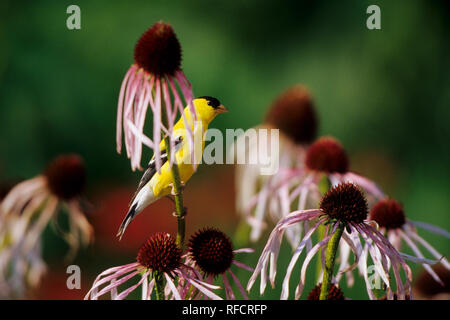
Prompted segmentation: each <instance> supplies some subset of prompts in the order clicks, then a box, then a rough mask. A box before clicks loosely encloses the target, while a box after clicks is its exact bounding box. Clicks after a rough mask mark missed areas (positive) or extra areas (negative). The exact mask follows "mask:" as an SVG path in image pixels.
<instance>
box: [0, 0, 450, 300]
mask: <svg viewBox="0 0 450 320" xmlns="http://www.w3.org/2000/svg"><path fill="white" fill-rule="evenodd" d="M70 4H77V5H79V6H80V8H81V26H82V28H81V30H74V31H71V30H68V29H67V28H66V19H67V17H68V14H66V8H67V7H68V6H69V5H70ZM370 4H377V5H379V6H380V8H381V25H382V30H373V31H371V30H368V29H367V28H366V19H367V17H368V15H367V14H366V8H367V7H368V6H369V5H370ZM449 9H450V6H449V4H448V1H426V0H424V1H416V0H414V1H406V0H404V1H375V0H373V1H361V0H354V1H327V2H325V1H299V0H296V1H272V2H262V1H256V0H246V1H215V2H212V1H170V2H169V1H156V0H152V1H123V2H120V3H119V2H118V1H117V2H111V1H104V0H103V1H75V2H74V1H21V3H19V2H18V1H2V2H1V4H0V43H1V50H0V119H1V125H0V148H1V150H3V152H2V153H1V155H0V181H6V180H9V179H15V178H23V179H26V178H30V177H32V176H35V175H37V174H38V173H39V172H41V171H42V169H43V168H45V166H46V164H47V163H48V162H49V161H50V160H51V159H52V158H53V157H54V156H56V155H58V154H60V153H67V152H76V153H79V154H81V155H82V156H83V157H84V159H85V161H86V164H87V169H88V178H89V185H88V188H87V191H86V197H87V198H88V199H89V200H90V201H91V202H92V203H93V206H94V208H98V207H102V208H103V209H102V210H100V211H101V212H102V213H101V214H100V213H98V212H96V211H99V210H96V209H94V210H93V213H92V215H93V219H94V220H95V221H96V223H95V224H94V225H95V227H96V229H97V228H98V229H101V228H104V226H105V224H111V228H109V229H107V228H106V231H105V230H104V234H109V233H112V235H111V236H109V238H108V235H105V236H104V237H103V238H102V235H100V236H99V237H98V239H99V241H100V242H99V243H100V244H99V243H97V244H96V245H94V246H93V247H90V248H89V249H88V250H85V251H82V252H81V253H80V255H79V256H78V258H77V260H76V261H75V263H77V264H79V265H80V266H81V267H82V270H86V272H87V273H88V274H84V275H83V276H84V278H85V279H86V281H85V283H84V284H83V286H84V287H83V288H82V289H83V290H82V291H83V293H85V292H86V290H87V286H89V285H90V284H91V283H92V282H91V281H92V279H93V277H94V275H95V274H98V273H99V272H100V271H102V270H103V268H106V267H109V266H112V265H115V264H117V263H124V262H130V259H133V258H134V255H135V252H136V250H137V247H136V250H131V249H130V248H126V250H123V251H120V252H122V253H123V254H122V255H117V254H116V252H115V250H116V249H117V248H116V242H115V241H116V240H115V239H114V233H115V229H116V228H117V226H118V223H119V222H120V221H119V220H120V219H121V215H122V214H123V210H124V209H125V208H126V204H127V202H128V201H129V196H130V195H131V194H132V192H133V188H134V187H135V185H136V183H137V181H138V179H139V175H140V173H133V172H131V170H130V166H129V161H128V160H127V159H126V156H125V155H123V154H122V155H118V154H117V153H116V152H115V121H116V105H117V98H118V93H119V88H120V85H121V81H122V79H123V76H124V74H125V72H126V71H127V69H128V67H129V66H130V65H131V63H132V62H133V58H132V57H133V48H134V45H135V43H136V41H137V39H138V38H139V36H140V35H141V34H142V33H143V32H144V31H145V30H146V29H147V28H148V27H150V26H151V25H152V24H153V23H154V22H155V21H158V20H164V21H165V22H168V23H170V24H171V25H172V26H173V27H174V29H175V32H176V33H177V35H178V38H179V40H180V42H181V45H182V48H183V63H182V66H183V70H184V72H185V74H186V75H187V77H188V79H189V80H190V82H191V83H192V85H193V88H194V93H195V95H197V96H202V95H210V96H215V97H218V98H219V99H220V100H221V102H222V103H223V104H224V105H226V106H227V107H228V108H229V109H230V110H231V112H230V113H229V114H227V115H226V116H221V117H219V118H218V119H216V120H215V122H214V124H213V125H214V126H216V127H218V128H220V129H222V130H224V129H225V128H244V129H245V128H249V127H252V126H254V125H257V124H259V123H260V122H261V121H262V119H263V117H264V114H265V112H266V110H267V107H268V105H269V104H270V103H271V101H272V100H273V99H274V98H275V97H276V96H277V95H278V94H279V93H280V92H281V91H282V90H284V89H286V88H287V87H288V86H291V85H293V84H295V83H303V84H305V85H306V86H307V87H309V88H310V89H311V92H312V93H313V96H314V99H315V101H316V105H317V109H318V113H319V115H320V122H321V124H320V134H321V135H333V136H336V137H337V138H338V139H340V140H341V142H342V143H343V144H344V145H345V147H346V149H347V151H348V153H349V154H350V157H351V160H352V169H353V170H356V171H358V172H360V173H362V174H364V175H366V176H368V177H370V178H372V179H375V180H376V181H378V182H379V184H380V185H381V187H382V188H384V189H385V190H386V191H387V192H388V193H389V194H390V195H392V196H393V197H396V198H398V199H399V200H401V201H402V202H403V203H404V205H405V208H406V212H407V215H408V216H409V217H410V218H411V219H414V220H421V221H426V222H429V223H433V224H436V225H439V226H441V227H443V228H445V229H450V219H449V216H448V214H449V208H450V197H449V195H448V192H449V190H450V170H449V169H448V166H449V163H450V152H449V150H450V148H449V138H450V127H449V119H450V54H449V52H450V50H449V49H450V41H448V38H449V34H450V33H449V31H450V19H449V15H448V13H449ZM232 173H233V168H232V167H231V166H209V167H207V166H205V165H203V166H202V167H201V169H200V171H199V172H198V174H197V175H196V176H195V177H194V178H193V179H192V180H191V181H192V182H190V184H192V187H191V190H192V191H190V193H189V194H188V195H187V200H186V201H187V203H188V205H189V203H192V206H193V207H194V208H198V209H197V212H192V211H193V210H191V211H190V215H191V216H192V220H194V221H196V222H195V224H194V225H192V226H190V227H189V228H191V229H189V228H188V231H189V230H191V231H195V229H194V228H195V227H197V226H201V225H205V224H208V225H214V226H217V227H221V228H223V229H225V231H227V233H229V234H233V232H234V229H235V227H236V225H237V223H238V217H237V215H236V214H235V213H234V211H233V208H234V206H233V204H232V201H233V182H232ZM217 179H222V180H219V181H222V183H221V184H220V185H219V186H216V189H215V190H216V191H217V190H220V193H221V194H220V195H217V194H208V193H207V192H208V191H209V192H211V191H210V190H211V188H210V186H214V185H215V182H216V180H217ZM230 179H231V180H230ZM122 189H123V190H125V191H123V192H122V191H120V190H122ZM188 189H189V188H188ZM117 190H119V191H117ZM200 191H202V192H203V195H205V193H204V192H206V197H208V201H207V202H208V206H209V205H210V207H208V208H205V205H204V203H203V202H202V199H196V197H197V198H199V197H200V196H199V195H198V194H199V193H200ZM115 192H118V193H119V194H120V195H122V197H123V201H122V203H120V205H119V204H118V205H117V206H116V205H109V207H108V204H107V203H106V204H105V202H107V201H108V199H110V200H111V201H113V200H117V197H116V196H115V195H116V193H115ZM227 194H230V195H227ZM108 197H109V198H108ZM222 197H224V199H228V198H229V199H231V200H230V201H224V205H223V206H220V205H218V204H217V201H214V199H216V200H217V199H221V198H222ZM227 197H228V198H227ZM209 198H211V199H212V200H211V199H209ZM225 202H226V203H225ZM230 203H231V205H230ZM219 204H220V202H219ZM119 207H120V208H119ZM118 208H119V209H118ZM114 210H115V211H117V214H116V215H117V218H116V219H115V220H114V223H112V222H111V218H110V217H111V215H112V213H110V212H112V211H114ZM161 210H162V211H164V213H162V214H161V215H158V216H156V217H155V216H153V217H151V218H149V219H148V220H145V221H149V223H152V221H155V219H159V220H161V219H162V218H161V217H163V215H166V216H169V212H170V203H164V205H163V209H161ZM202 210H203V211H202ZM142 219H144V218H142ZM152 219H153V220H152ZM141 221H144V220H141ZM174 223H175V221H174V220H173V221H172V220H170V221H169V222H168V223H167V224H166V225H165V226H167V227H168V228H169V229H170V230H174V227H173V225H174ZM188 223H189V222H188ZM104 229H105V228H104ZM144 231H145V230H144ZM188 234H189V232H188ZM422 234H423V235H424V236H425V238H426V239H428V240H429V241H430V242H431V243H432V244H433V245H435V247H436V248H437V249H439V250H440V251H441V252H443V253H444V254H446V255H448V254H449V253H450V250H449V245H450V242H449V241H448V240H444V239H442V238H439V237H436V236H434V235H432V234H430V233H427V232H426V231H424V232H423V233H422ZM45 239H46V240H45V256H46V258H47V260H48V261H49V278H48V279H47V280H46V281H47V282H45V281H44V283H43V288H42V291H43V292H46V290H47V291H49V289H48V288H50V287H52V285H53V286H54V287H58V285H59V284H61V283H62V284H64V283H65V274H64V270H65V269H64V264H63V263H62V262H61V261H60V260H61V259H60V258H61V255H62V254H64V252H65V247H64V243H62V241H61V240H59V238H58V237H57V236H56V235H54V233H53V232H52V231H51V230H50V231H47V232H46V234H45ZM102 239H103V242H102ZM144 240H145V234H143V235H142V236H141V237H140V238H139V239H137V240H136V243H139V242H142V241H144ZM124 241H126V239H124ZM102 243H103V244H102ZM262 245H263V243H262V242H261V243H258V244H257V245H256V247H257V253H256V254H255V255H254V257H253V258H250V259H248V260H247V262H248V263H250V264H253V263H255V261H256V259H257V257H256V256H257V254H259V253H260V251H261V247H262ZM117 246H118V245H117ZM121 246H122V247H123V246H124V245H121ZM105 248H107V249H105ZM122 249H123V248H122ZM117 250H118V249H117ZM289 254H290V252H289V248H287V247H286V248H285V250H284V251H283V256H284V257H285V258H286V259H287V258H288V256H289ZM285 262H286V261H285ZM285 264H286V265H287V262H286V263H285ZM282 265H283V263H282ZM83 268H84V269H83ZM52 275H54V276H52ZM240 275H241V278H242V279H246V278H248V276H249V275H248V274H244V272H240ZM58 277H59V278H58ZM54 279H60V280H54ZM51 281H53V282H55V281H56V284H50V283H51ZM58 281H59V282H61V283H59V282H58ZM278 281H279V283H281V278H280V279H279V280H278ZM53 282H52V283H53ZM244 282H246V281H245V280H244ZM357 282H358V283H359V284H358V285H357V286H356V287H355V288H354V289H349V290H348V291H347V292H349V295H351V296H352V298H366V294H365V292H364V289H362V288H363V287H362V285H361V284H362V280H361V279H359V280H358V281H357ZM310 286H311V285H310ZM46 288H47V289H46ZM344 288H345V287H344ZM55 290H56V289H55ZM65 290H66V291H67V289H65ZM50 291H51V290H50ZM279 292H280V291H279V288H278V289H276V290H270V289H269V290H268V291H267V295H266V296H265V297H266V298H274V299H276V298H278V297H279ZM344 292H346V291H345V290H344ZM71 295H72V296H71ZM79 295H81V296H82V294H79ZM76 296H77V294H75V293H70V294H67V293H65V292H64V290H63V289H61V292H59V293H58V294H53V295H52V294H50V293H49V294H40V293H39V292H38V293H37V297H40V298H48V297H52V298H63V297H76ZM252 296H253V297H258V294H257V290H256V289H254V290H253V294H252Z"/></svg>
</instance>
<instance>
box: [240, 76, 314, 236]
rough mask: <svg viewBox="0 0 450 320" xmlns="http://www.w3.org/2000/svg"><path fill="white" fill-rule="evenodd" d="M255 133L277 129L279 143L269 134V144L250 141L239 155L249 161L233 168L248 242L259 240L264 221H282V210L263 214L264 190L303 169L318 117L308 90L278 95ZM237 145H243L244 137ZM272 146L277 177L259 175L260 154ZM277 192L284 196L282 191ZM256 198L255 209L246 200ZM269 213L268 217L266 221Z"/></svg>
mask: <svg viewBox="0 0 450 320" xmlns="http://www.w3.org/2000/svg"><path fill="white" fill-rule="evenodd" d="M254 129H256V130H257V131H258V130H260V129H264V130H273V129H279V130H280V132H279V133H280V134H279V136H278V138H279V139H278V141H271V140H272V139H271V135H270V134H268V135H267V138H268V139H269V140H268V141H266V140H265V139H262V137H265V136H259V135H258V137H257V139H253V140H252V139H249V141H248V142H249V144H245V146H246V148H245V149H241V152H242V151H244V152H245V153H248V155H249V157H248V159H249V160H248V162H247V163H245V164H238V166H236V174H235V176H236V195H237V198H236V208H237V211H238V212H239V213H241V214H242V215H243V217H244V219H245V220H246V222H247V223H248V224H249V225H250V226H251V232H250V240H251V241H257V240H258V239H259V238H260V236H261V232H262V230H263V229H264V228H265V227H266V224H267V222H266V220H270V221H272V222H273V223H276V222H277V221H278V220H279V219H281V218H282V217H283V216H282V215H281V212H284V211H282V210H278V209H276V210H270V211H269V210H266V202H267V201H266V199H267V196H268V195H267V190H269V189H273V188H274V186H277V185H279V184H281V185H283V183H282V182H283V181H284V180H285V179H286V178H287V177H286V175H287V176H289V177H290V176H291V175H292V173H293V172H292V169H295V168H302V167H303V166H304V156H305V152H306V148H307V147H308V145H309V144H310V143H311V142H313V141H314V139H315V138H316V134H317V129H318V117H317V112H316V109H315V106H314V101H313V99H312V96H311V94H310V92H309V90H308V88H306V87H305V86H303V85H301V84H297V85H294V86H292V87H290V88H289V89H287V90H286V91H284V92H283V93H281V94H280V95H279V96H278V97H277V99H276V100H275V101H274V102H273V103H272V105H271V107H270V108H269V110H268V112H267V114H266V117H265V120H264V123H263V124H261V125H259V126H257V127H255V128H254ZM238 142H239V143H244V142H246V141H245V135H244V136H242V138H241V139H240V140H238ZM274 143H276V144H278V145H279V154H278V155H272V154H271V155H270V157H272V158H274V157H277V159H278V161H279V168H280V170H279V171H278V172H277V173H276V174H272V175H262V174H261V172H262V170H261V168H262V167H263V164H262V163H261V161H262V160H263V159H261V156H260V155H261V150H266V149H268V150H271V148H270V145H271V144H274ZM264 144H266V145H264ZM239 151H240V150H239V148H238V152H239ZM239 156H240V155H239V154H238V157H239ZM250 159H256V160H258V161H257V163H256V164H254V163H250ZM294 172H295V171H294ZM278 192H280V193H284V192H285V190H279V191H278ZM271 193H276V191H275V192H271ZM257 195H258V196H257ZM255 196H257V197H258V198H260V201H259V202H258V205H257V206H249V199H252V198H254V197H255ZM268 212H269V213H270V217H269V219H266V214H267V213H268ZM288 212H290V211H288ZM288 212H287V213H288ZM287 213H286V214H287ZM288 233H290V232H288Z"/></svg>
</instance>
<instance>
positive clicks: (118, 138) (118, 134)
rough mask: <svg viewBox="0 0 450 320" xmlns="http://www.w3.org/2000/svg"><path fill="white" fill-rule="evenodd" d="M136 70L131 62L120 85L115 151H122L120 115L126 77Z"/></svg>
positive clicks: (126, 82)
mask: <svg viewBox="0 0 450 320" xmlns="http://www.w3.org/2000/svg"><path fill="white" fill-rule="evenodd" d="M134 72H136V66H135V65H134V64H133V65H132V66H131V67H130V68H129V69H128V71H127V73H126V74H125V77H124V78H123V81H122V85H121V87H120V93H119V102H118V103H117V121H116V150H117V153H120V152H121V151H122V117H123V104H124V101H123V99H124V94H125V88H126V87H127V84H128V79H129V77H130V75H131V74H132V73H134Z"/></svg>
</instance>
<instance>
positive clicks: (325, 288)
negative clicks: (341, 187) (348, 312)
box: [320, 222, 345, 300]
mask: <svg viewBox="0 0 450 320" xmlns="http://www.w3.org/2000/svg"><path fill="white" fill-rule="evenodd" d="M337 223H339V226H338V227H337V230H336V232H335V233H334V234H333V236H332V237H331V239H330V241H329V242H328V247H327V255H326V258H325V270H324V271H323V279H322V288H321V289H320V300H327V299H328V293H329V292H330V287H331V279H332V277H333V271H334V262H335V260H336V253H337V249H338V246H339V241H340V240H341V236H342V233H343V232H344V229H345V225H343V224H341V223H340V222H337Z"/></svg>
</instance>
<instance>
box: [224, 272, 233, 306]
mask: <svg viewBox="0 0 450 320" xmlns="http://www.w3.org/2000/svg"><path fill="white" fill-rule="evenodd" d="M222 280H223V284H224V287H225V295H226V297H227V300H235V299H236V297H235V296H234V293H233V290H232V289H231V285H230V283H229V282H228V278H227V276H226V274H225V273H223V274H222Z"/></svg>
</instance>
